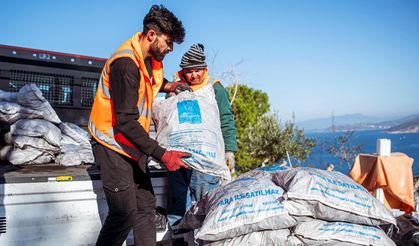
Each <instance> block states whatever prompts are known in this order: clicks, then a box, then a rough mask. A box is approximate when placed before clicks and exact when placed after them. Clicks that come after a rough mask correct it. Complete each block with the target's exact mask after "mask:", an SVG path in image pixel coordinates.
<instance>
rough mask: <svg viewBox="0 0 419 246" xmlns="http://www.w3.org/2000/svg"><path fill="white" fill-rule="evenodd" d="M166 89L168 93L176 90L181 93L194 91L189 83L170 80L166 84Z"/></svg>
mask: <svg viewBox="0 0 419 246" xmlns="http://www.w3.org/2000/svg"><path fill="white" fill-rule="evenodd" d="M164 91H165V92H167V93H170V92H174V93H175V94H179V93H181V92H182V91H192V89H191V87H189V85H188V84H186V83H183V82H169V83H166V84H165V85H164Z"/></svg>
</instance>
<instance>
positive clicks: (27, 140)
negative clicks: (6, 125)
mask: <svg viewBox="0 0 419 246" xmlns="http://www.w3.org/2000/svg"><path fill="white" fill-rule="evenodd" d="M4 141H5V142H6V143H7V144H10V145H14V146H15V147H17V148H20V149H24V148H26V147H28V146H30V147H33V148H35V149H38V150H40V151H45V152H49V153H58V152H60V147H59V146H54V145H51V144H50V143H48V142H47V141H46V140H45V139H44V138H42V137H29V136H24V135H12V134H11V133H10V132H8V133H6V134H5V135H4Z"/></svg>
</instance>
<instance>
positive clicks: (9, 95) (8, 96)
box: [0, 90, 17, 102]
mask: <svg viewBox="0 0 419 246" xmlns="http://www.w3.org/2000/svg"><path fill="white" fill-rule="evenodd" d="M16 100H17V92H7V91H2V90H0V101H6V102H16Z"/></svg>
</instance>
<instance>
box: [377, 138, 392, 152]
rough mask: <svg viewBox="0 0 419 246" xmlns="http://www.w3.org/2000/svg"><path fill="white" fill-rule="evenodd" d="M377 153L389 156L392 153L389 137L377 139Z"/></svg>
mask: <svg viewBox="0 0 419 246" xmlns="http://www.w3.org/2000/svg"><path fill="white" fill-rule="evenodd" d="M377 155H379V156H389V155H391V140H390V139H387V138H379V139H377Z"/></svg>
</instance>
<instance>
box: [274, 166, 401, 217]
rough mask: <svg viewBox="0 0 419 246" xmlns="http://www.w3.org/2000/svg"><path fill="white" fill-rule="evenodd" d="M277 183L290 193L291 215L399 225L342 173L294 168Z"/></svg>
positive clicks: (287, 203) (276, 178) (279, 175)
mask: <svg viewBox="0 0 419 246" xmlns="http://www.w3.org/2000/svg"><path fill="white" fill-rule="evenodd" d="M273 181H274V182H275V183H276V184H277V185H279V186H281V187H282V188H283V189H284V190H285V191H286V194H285V195H284V197H285V198H286V201H284V202H283V204H284V206H285V207H286V208H287V210H288V211H289V213H290V214H292V215H296V216H310V217H314V218H318V219H322V220H326V221H343V222H349V223H356V224H365V225H382V224H393V225H395V224H396V220H395V219H394V217H393V216H392V214H391V212H390V211H389V210H387V208H385V207H384V205H383V204H382V203H381V202H380V201H378V200H377V199H376V198H375V197H373V196H372V195H371V194H370V193H369V192H368V191H367V190H366V189H365V188H364V187H362V186H361V185H359V184H357V183H356V182H355V181H354V180H353V179H351V178H350V177H348V176H346V175H344V174H342V173H340V172H330V171H326V170H320V169H316V168H291V169H288V170H286V171H283V172H277V173H275V175H274V177H273Z"/></svg>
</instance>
